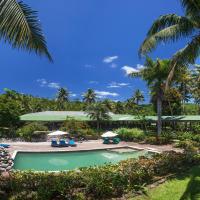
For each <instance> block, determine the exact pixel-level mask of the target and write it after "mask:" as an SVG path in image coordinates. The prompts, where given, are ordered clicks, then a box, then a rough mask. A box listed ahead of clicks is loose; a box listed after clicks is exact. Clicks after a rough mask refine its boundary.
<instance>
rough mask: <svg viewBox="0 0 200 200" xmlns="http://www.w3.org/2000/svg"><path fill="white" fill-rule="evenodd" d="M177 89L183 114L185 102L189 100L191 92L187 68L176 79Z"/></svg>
mask: <svg viewBox="0 0 200 200" xmlns="http://www.w3.org/2000/svg"><path fill="white" fill-rule="evenodd" d="M178 82H179V85H178V91H179V93H180V94H181V103H182V113H183V114H185V103H186V102H189V100H190V97H191V95H190V92H191V86H190V82H191V76H190V73H189V71H188V70H185V72H183V73H182V74H181V76H180V80H179V81H178Z"/></svg>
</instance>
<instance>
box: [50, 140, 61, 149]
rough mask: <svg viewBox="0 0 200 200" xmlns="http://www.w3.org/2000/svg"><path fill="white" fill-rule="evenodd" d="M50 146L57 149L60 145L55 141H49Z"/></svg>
mask: <svg viewBox="0 0 200 200" xmlns="http://www.w3.org/2000/svg"><path fill="white" fill-rule="evenodd" d="M51 146H52V147H59V146H60V145H59V144H58V143H57V141H56V140H51Z"/></svg>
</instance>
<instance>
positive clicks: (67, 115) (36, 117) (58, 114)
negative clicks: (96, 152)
mask: <svg viewBox="0 0 200 200" xmlns="http://www.w3.org/2000/svg"><path fill="white" fill-rule="evenodd" d="M109 115H110V117H111V121H139V120H141V118H140V117H138V116H136V115H123V114H113V113H109ZM68 119H74V120H77V121H91V119H90V118H89V116H88V115H87V113H85V112H83V111H45V112H37V113H29V114H25V115H22V116H20V120H22V121H45V122H59V121H65V120H68ZM145 120H147V121H152V122H154V121H156V120H157V117H156V116H146V117H145ZM162 120H163V121H200V115H186V116H162Z"/></svg>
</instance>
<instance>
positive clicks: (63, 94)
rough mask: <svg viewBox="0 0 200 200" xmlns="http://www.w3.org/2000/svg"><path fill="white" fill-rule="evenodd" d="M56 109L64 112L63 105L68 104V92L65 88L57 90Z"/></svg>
mask: <svg viewBox="0 0 200 200" xmlns="http://www.w3.org/2000/svg"><path fill="white" fill-rule="evenodd" d="M57 102H58V108H59V109H60V110H64V108H65V103H66V102H69V91H68V90H67V89H66V88H62V87H61V88H59V89H58V94H57Z"/></svg>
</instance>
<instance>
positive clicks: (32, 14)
mask: <svg viewBox="0 0 200 200" xmlns="http://www.w3.org/2000/svg"><path fill="white" fill-rule="evenodd" d="M0 39H3V40H4V41H5V42H8V43H9V44H10V45H11V46H12V47H13V48H18V49H24V50H26V51H28V52H31V51H33V52H35V53H36V54H38V55H45V56H47V58H48V59H49V60H50V61H52V57H51V55H50V53H49V51H48V49H47V44H46V41H45V37H44V34H43V32H42V29H41V24H40V22H39V20H38V17H37V12H36V11H33V10H32V9H31V8H30V7H29V6H28V5H26V4H24V3H23V1H17V0H0Z"/></svg>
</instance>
